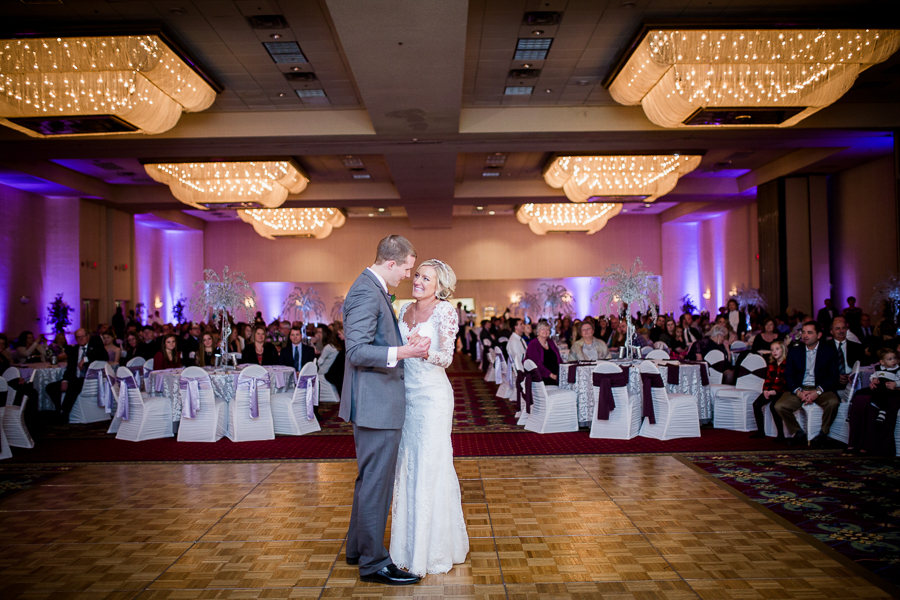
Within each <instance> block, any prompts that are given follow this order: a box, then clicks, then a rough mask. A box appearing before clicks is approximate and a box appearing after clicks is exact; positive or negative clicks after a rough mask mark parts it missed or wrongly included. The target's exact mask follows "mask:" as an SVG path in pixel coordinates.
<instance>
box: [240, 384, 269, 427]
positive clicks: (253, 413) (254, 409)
mask: <svg viewBox="0 0 900 600" xmlns="http://www.w3.org/2000/svg"><path fill="white" fill-rule="evenodd" d="M237 387H238V388H242V387H245V388H247V389H248V390H249V391H250V418H251V419H258V418H259V395H258V394H257V390H268V389H269V378H268V377H260V378H259V379H257V378H255V377H245V378H244V379H242V380H240V381H238V384H237Z"/></svg>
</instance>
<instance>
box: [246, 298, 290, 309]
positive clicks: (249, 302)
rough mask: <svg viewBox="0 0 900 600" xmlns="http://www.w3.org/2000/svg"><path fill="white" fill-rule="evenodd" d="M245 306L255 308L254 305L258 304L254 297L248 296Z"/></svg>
mask: <svg viewBox="0 0 900 600" xmlns="http://www.w3.org/2000/svg"><path fill="white" fill-rule="evenodd" d="M244 306H246V307H247V308H253V307H254V306H256V302H254V301H253V298H247V299H245V300H244ZM297 306H300V302H299V301H298V302H297Z"/></svg>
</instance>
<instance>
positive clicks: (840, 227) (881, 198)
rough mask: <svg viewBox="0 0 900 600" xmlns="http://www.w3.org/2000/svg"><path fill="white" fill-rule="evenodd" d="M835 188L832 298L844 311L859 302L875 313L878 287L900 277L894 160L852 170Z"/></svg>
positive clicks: (838, 178) (832, 193) (834, 179)
mask: <svg viewBox="0 0 900 600" xmlns="http://www.w3.org/2000/svg"><path fill="white" fill-rule="evenodd" d="M830 184H831V189H830V194H829V195H830V202H831V214H830V222H831V223H830V224H831V272H832V286H833V287H832V296H833V297H834V298H835V300H836V304H837V305H838V306H840V307H844V306H846V305H847V304H846V298H847V296H856V297H857V299H858V302H857V304H858V305H859V306H861V307H862V308H863V310H865V311H866V312H869V311H870V310H871V306H870V300H871V296H872V290H873V288H874V287H875V284H876V283H877V282H878V281H879V280H880V279H882V278H884V277H886V276H887V275H889V274H890V273H892V272H893V273H896V272H897V271H898V264H897V243H898V240H897V236H898V232H897V212H896V211H897V208H896V203H895V199H894V166H893V159H892V157H886V158H882V159H879V160H876V161H873V162H870V163H868V164H864V165H861V166H859V167H856V168H854V169H848V170H847V171H843V172H842V173H839V174H838V175H835V176H833V177H832V178H831V181H830ZM816 308H817V309H818V308H820V307H818V306H817V307H816Z"/></svg>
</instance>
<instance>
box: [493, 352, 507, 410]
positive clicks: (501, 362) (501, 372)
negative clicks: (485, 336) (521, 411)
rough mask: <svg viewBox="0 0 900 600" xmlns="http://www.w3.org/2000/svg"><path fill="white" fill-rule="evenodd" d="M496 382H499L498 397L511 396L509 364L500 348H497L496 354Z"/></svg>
mask: <svg viewBox="0 0 900 600" xmlns="http://www.w3.org/2000/svg"><path fill="white" fill-rule="evenodd" d="M494 382H495V383H496V384H497V393H496V394H495V396H496V397H497V398H509V391H510V383H509V365H508V363H507V361H506V358H505V357H504V356H503V351H502V350H501V349H500V348H497V349H496V350H495V355H494Z"/></svg>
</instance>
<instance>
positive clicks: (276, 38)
mask: <svg viewBox="0 0 900 600" xmlns="http://www.w3.org/2000/svg"><path fill="white" fill-rule="evenodd" d="M269 37H270V38H272V39H273V40H280V39H281V34H280V33H273V34H272V35H270V36H269Z"/></svg>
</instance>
